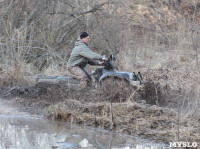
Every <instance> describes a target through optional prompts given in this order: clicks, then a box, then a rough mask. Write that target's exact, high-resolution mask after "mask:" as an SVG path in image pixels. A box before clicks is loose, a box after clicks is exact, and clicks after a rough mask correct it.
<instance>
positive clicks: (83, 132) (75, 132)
mask: <svg viewBox="0 0 200 149" xmlns="http://www.w3.org/2000/svg"><path fill="white" fill-rule="evenodd" d="M79 148H84V149H135V148H136V149H161V148H166V147H165V145H164V144H156V143H155V142H150V141H148V140H142V139H139V138H136V137H131V136H125V135H120V134H117V133H111V132H107V131H103V130H98V129H94V128H89V127H84V126H82V127H80V126H76V125H72V124H69V123H64V122H55V121H49V120H45V119H42V118H35V117H30V116H17V115H15V116H11V115H0V149H79Z"/></svg>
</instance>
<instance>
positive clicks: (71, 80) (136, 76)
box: [36, 54, 142, 87]
mask: <svg viewBox="0 0 200 149" xmlns="http://www.w3.org/2000/svg"><path fill="white" fill-rule="evenodd" d="M114 60H115V56H114V55H113V54H112V55H111V56H110V57H109V58H108V60H107V61H104V62H103V66H104V67H103V68H97V69H96V70H94V71H92V72H91V73H90V74H88V78H89V79H90V80H93V82H94V81H95V83H101V82H102V81H103V80H104V79H106V78H109V77H113V78H119V79H123V80H125V81H128V82H129V83H130V84H131V85H133V86H136V87H139V86H141V81H142V75H141V73H140V72H138V73H136V72H120V71H118V70H117V69H116V68H115V66H114V64H113V63H112V61H114ZM36 81H37V82H55V83H57V82H60V81H61V82H63V81H64V82H67V83H68V84H71V85H73V84H79V82H78V80H76V79H75V77H72V76H37V79H36Z"/></svg>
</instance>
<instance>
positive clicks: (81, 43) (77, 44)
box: [75, 37, 87, 46]
mask: <svg viewBox="0 0 200 149" xmlns="http://www.w3.org/2000/svg"><path fill="white" fill-rule="evenodd" d="M80 45H87V44H85V43H84V42H83V41H82V40H81V38H80V37H78V39H77V41H76V43H75V46H80Z"/></svg>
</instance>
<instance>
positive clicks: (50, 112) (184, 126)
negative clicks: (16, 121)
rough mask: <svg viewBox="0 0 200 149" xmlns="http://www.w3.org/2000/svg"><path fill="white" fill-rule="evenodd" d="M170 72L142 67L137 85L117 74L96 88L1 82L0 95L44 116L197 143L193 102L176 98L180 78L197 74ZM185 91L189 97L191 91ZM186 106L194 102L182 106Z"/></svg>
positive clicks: (158, 138) (123, 131)
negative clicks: (142, 78) (140, 84)
mask: <svg viewBox="0 0 200 149" xmlns="http://www.w3.org/2000/svg"><path fill="white" fill-rule="evenodd" d="M174 73H178V71H176V70H173V71H171V70H154V71H153V70H148V71H145V73H144V76H148V79H149V80H147V79H146V84H145V86H144V88H143V90H137V89H136V88H134V87H132V86H130V85H128V84H126V82H124V81H122V80H116V81H115V82H114V84H112V80H107V81H106V82H104V84H102V86H99V87H98V88H92V87H91V88H85V89H80V88H77V89H74V88H69V87H68V86H66V85H64V84H62V83H60V84H59V83H58V84H51V83H50V84H49V83H44V82H43V83H36V84H28V83H27V84H26V83H24V85H20V84H18V85H15V86H14V87H13V86H12V87H9V86H7V87H5V86H4V87H1V95H2V96H3V98H4V100H9V101H10V103H12V104H14V105H18V106H19V107H21V108H22V109H23V110H24V111H27V112H29V113H32V114H33V113H34V114H39V115H44V116H45V117H48V118H49V119H54V120H61V121H67V122H71V123H75V124H81V125H87V126H94V127H99V128H104V129H107V130H112V131H115V132H120V133H125V134H129V135H134V136H135V135H137V136H139V137H142V138H148V139H152V140H157V141H162V142H165V143H167V144H169V142H174V141H178V139H179V141H186V142H198V143H199V142H200V140H199V135H200V132H199V130H200V129H199V128H200V125H199V113H200V111H198V108H195V105H196V104H193V105H192V104H191V102H189V101H187V100H183V99H186V98H182V97H183V95H184V94H183V92H182V91H183V89H184V88H183V87H184V83H187V85H188V86H189V85H190V83H191V84H192V85H195V84H194V83H193V82H190V83H188V80H189V78H190V75H193V77H192V79H195V77H196V79H198V76H197V75H194V73H193V74H190V73H189V72H188V73H187V75H186V74H185V73H184V75H183V76H179V79H180V82H179V81H178V79H177V77H176V78H173V77H171V76H173V75H174ZM151 76H153V77H151ZM182 77H187V81H186V80H181V78H182ZM146 78H147V77H146ZM155 80H156V81H157V82H156V81H155ZM175 80H176V82H175ZM189 81H191V80H189ZM180 83H182V84H181V85H180ZM176 87H177V88H176ZM178 87H179V88H178ZM180 88H181V90H182V91H180ZM188 91H189V90H188ZM186 93H188V92H186ZM188 95H191V96H190V97H194V94H193V96H192V94H191V93H190V94H189V93H188ZM177 97H179V98H177ZM179 103H181V104H179ZM189 106H190V107H192V106H193V107H194V108H193V109H192V110H191V109H190V110H189V111H188V109H189ZM196 106H197V105H196Z"/></svg>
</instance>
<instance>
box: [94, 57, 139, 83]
mask: <svg viewBox="0 0 200 149" xmlns="http://www.w3.org/2000/svg"><path fill="white" fill-rule="evenodd" d="M114 60H115V56H114V55H113V54H112V55H111V56H110V57H109V58H108V61H105V62H104V64H103V65H104V68H98V69H96V70H95V71H92V73H91V74H90V76H91V77H94V78H95V81H96V82H99V83H100V82H101V81H102V80H104V79H105V78H108V77H114V78H120V79H123V80H126V81H128V82H129V83H130V84H131V85H135V86H136V85H141V81H142V75H141V73H140V72H138V73H136V72H120V71H118V70H117V69H116V68H115V65H114V64H113V63H112V61H114Z"/></svg>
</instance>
